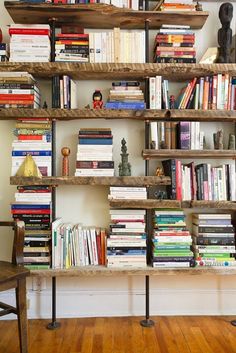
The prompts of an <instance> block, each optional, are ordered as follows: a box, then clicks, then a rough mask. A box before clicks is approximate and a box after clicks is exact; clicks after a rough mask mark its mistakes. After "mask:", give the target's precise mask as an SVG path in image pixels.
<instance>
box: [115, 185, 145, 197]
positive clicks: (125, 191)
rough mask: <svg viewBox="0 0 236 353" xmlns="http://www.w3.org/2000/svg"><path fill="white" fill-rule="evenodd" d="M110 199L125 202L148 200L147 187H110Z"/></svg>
mask: <svg viewBox="0 0 236 353" xmlns="http://www.w3.org/2000/svg"><path fill="white" fill-rule="evenodd" d="M108 199H110V200H112V199H117V200H119V199H121V200H122V199H123V200H136V199H137V200H146V199H147V188H146V187H129V186H110V194H109V195H108Z"/></svg>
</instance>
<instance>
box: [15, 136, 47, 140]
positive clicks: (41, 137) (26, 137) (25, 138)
mask: <svg viewBox="0 0 236 353" xmlns="http://www.w3.org/2000/svg"><path fill="white" fill-rule="evenodd" d="M18 140H20V141H24V140H38V141H42V140H43V136H42V135H18Z"/></svg>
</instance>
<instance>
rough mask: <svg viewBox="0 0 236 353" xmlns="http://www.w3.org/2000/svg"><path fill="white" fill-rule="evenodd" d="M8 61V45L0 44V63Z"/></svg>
mask: <svg viewBox="0 0 236 353" xmlns="http://www.w3.org/2000/svg"><path fill="white" fill-rule="evenodd" d="M8 60H9V50H8V44H6V43H0V61H1V62H3V61H8Z"/></svg>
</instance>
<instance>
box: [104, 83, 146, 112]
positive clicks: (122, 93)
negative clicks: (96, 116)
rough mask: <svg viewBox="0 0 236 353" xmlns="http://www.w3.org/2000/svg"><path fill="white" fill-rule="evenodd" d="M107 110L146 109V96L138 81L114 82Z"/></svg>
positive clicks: (106, 105) (106, 106)
mask: <svg viewBox="0 0 236 353" xmlns="http://www.w3.org/2000/svg"><path fill="white" fill-rule="evenodd" d="M108 99H109V101H108V102H107V103H106V104H105V108H106V109H135V110H142V109H145V106H146V105H145V102H144V95H143V92H142V90H141V87H140V82H138V81H120V82H112V89H111V90H110V94H109V98H108Z"/></svg>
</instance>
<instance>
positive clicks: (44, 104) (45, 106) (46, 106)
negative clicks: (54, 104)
mask: <svg viewBox="0 0 236 353" xmlns="http://www.w3.org/2000/svg"><path fill="white" fill-rule="evenodd" d="M43 109H48V105H47V102H46V101H44V103H43Z"/></svg>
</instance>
